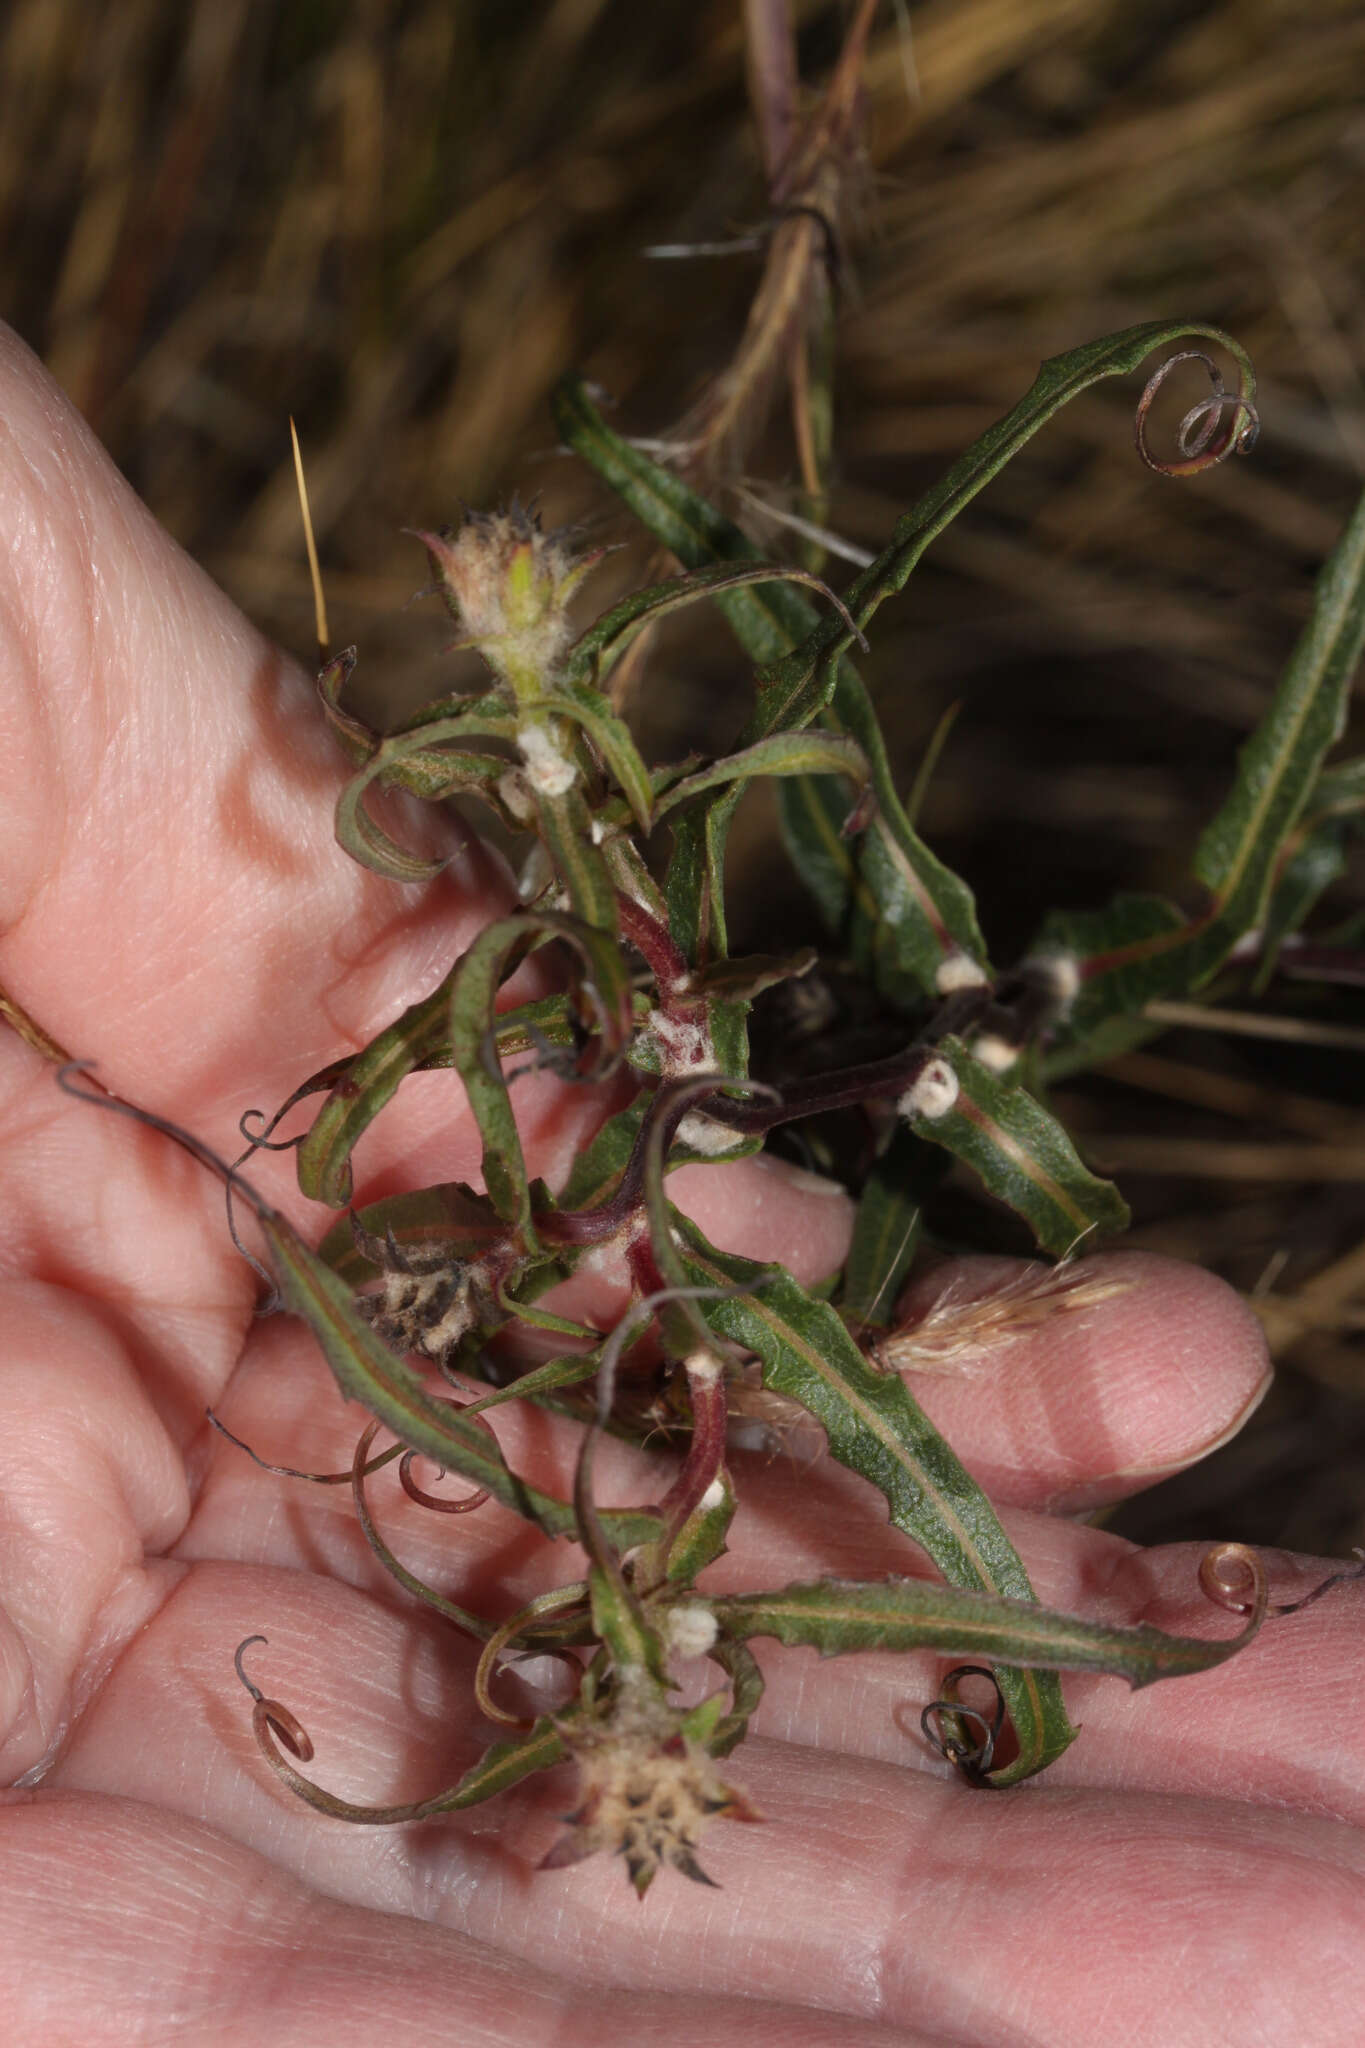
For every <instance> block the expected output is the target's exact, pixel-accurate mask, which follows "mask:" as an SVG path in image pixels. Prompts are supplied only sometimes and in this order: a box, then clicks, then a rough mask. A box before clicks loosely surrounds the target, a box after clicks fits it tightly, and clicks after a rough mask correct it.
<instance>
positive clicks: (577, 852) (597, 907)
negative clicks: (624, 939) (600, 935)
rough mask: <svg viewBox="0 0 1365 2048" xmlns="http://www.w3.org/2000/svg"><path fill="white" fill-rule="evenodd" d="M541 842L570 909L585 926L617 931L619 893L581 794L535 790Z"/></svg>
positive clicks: (572, 790)
mask: <svg viewBox="0 0 1365 2048" xmlns="http://www.w3.org/2000/svg"><path fill="white" fill-rule="evenodd" d="M535 799H536V816H537V819H538V822H539V826H540V837H541V842H542V844H543V845H544V847H545V851H546V852H547V853H548V854H549V856H550V859H551V861H552V862H553V864H554V869H555V872H556V874H557V875H558V876H559V879H560V880H561V881H562V882H563V884H564V887H565V890H566V891H567V893H568V898H569V907H570V909H571V910H572V912H573V914H574V916H575V917H576V918H578V919H580V920H581V922H582V923H583V924H585V925H594V926H595V927H596V928H597V930H598V931H601V932H612V933H614V932H615V930H616V890H615V887H614V886H613V884H612V879H611V875H610V873H609V871H608V868H607V864H606V861H605V860H604V859H603V858H602V850H601V848H600V847H599V846H597V845H596V844H595V842H594V840H593V837H592V819H591V816H590V815H589V811H588V806H587V803H586V801H585V799H584V796H583V792H582V790H581V789H580V788H579V787H578V785H577V784H576V783H575V784H574V785H572V786H571V787H570V788H569V789H565V790H561V791H559V792H558V793H556V794H550V793H548V792H546V791H544V790H539V789H538V790H536V792H535Z"/></svg>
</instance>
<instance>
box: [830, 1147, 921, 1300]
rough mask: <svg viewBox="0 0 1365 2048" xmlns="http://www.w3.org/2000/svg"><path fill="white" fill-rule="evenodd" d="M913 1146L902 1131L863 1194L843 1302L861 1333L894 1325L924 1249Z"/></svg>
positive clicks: (846, 1267)
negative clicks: (910, 1154) (908, 1278)
mask: <svg viewBox="0 0 1365 2048" xmlns="http://www.w3.org/2000/svg"><path fill="white" fill-rule="evenodd" d="M910 1149H911V1145H910V1141H909V1140H908V1139H907V1137H906V1136H905V1134H904V1133H903V1132H900V1131H898V1132H897V1133H896V1136H895V1137H894V1138H893V1139H892V1141H891V1145H890V1147H889V1149H888V1150H887V1151H886V1152H885V1153H884V1154H883V1155H882V1157H881V1158H880V1159H879V1160H878V1161H877V1162H876V1164H875V1165H874V1166H873V1168H872V1171H871V1172H870V1173H869V1174H868V1176H867V1180H866V1182H865V1183H864V1186H863V1191H862V1194H861V1195H860V1196H859V1198H858V1212H857V1215H856V1216H855V1217H854V1219H853V1240H852V1242H851V1244H850V1245H849V1248H848V1260H847V1263H846V1265H845V1267H844V1288H843V1294H842V1297H841V1299H840V1303H839V1307H840V1310H841V1312H842V1314H843V1318H844V1321H845V1322H846V1323H848V1324H849V1325H850V1326H851V1327H852V1328H853V1329H854V1330H855V1331H858V1330H867V1329H873V1330H884V1329H887V1328H888V1327H889V1326H890V1323H891V1316H892V1311H893V1310H894V1308H895V1306H896V1298H897V1296H898V1295H899V1293H900V1291H901V1288H902V1286H903V1285H904V1283H905V1278H906V1275H907V1274H908V1273H909V1271H910V1268H911V1266H912V1265H913V1264H914V1261H915V1253H916V1252H917V1250H918V1249H919V1236H920V1208H919V1201H918V1198H917V1196H916V1193H915V1190H914V1187H913V1185H912V1181H911V1174H910V1168H909V1163H908V1160H907V1157H906V1155H907V1152H908V1151H909V1150H910Z"/></svg>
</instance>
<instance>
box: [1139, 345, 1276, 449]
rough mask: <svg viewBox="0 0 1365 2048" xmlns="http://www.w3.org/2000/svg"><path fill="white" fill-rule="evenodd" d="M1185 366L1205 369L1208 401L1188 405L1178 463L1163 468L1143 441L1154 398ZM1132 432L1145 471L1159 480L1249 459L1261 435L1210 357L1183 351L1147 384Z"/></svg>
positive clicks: (1251, 412)
mask: <svg viewBox="0 0 1365 2048" xmlns="http://www.w3.org/2000/svg"><path fill="white" fill-rule="evenodd" d="M1188 362H1198V363H1202V364H1203V365H1204V368H1205V369H1206V370H1207V371H1208V373H1209V382H1210V383H1211V384H1212V386H1213V390H1212V391H1211V392H1210V393H1209V395H1208V397H1207V398H1201V399H1200V400H1199V401H1198V403H1197V404H1195V405H1192V406H1191V407H1190V409H1189V411H1188V412H1187V413H1186V414H1185V417H1184V419H1182V420H1181V422H1180V427H1179V431H1178V432H1177V434H1176V446H1177V448H1178V449H1179V450H1180V459H1179V461H1176V462H1166V461H1163V460H1162V458H1161V457H1160V456H1159V455H1154V454H1153V453H1152V448H1151V444H1150V443H1149V441H1148V439H1147V417H1148V414H1149V413H1150V412H1151V409H1152V402H1153V400H1154V399H1155V397H1156V395H1157V392H1158V391H1159V390H1160V389H1161V387H1162V385H1163V384H1164V383H1165V381H1166V379H1167V378H1168V377H1169V376H1170V374H1171V371H1172V370H1173V369H1174V368H1175V366H1176V364H1177V363H1188ZM1229 411H1230V413H1231V417H1230V418H1229V419H1228V420H1227V423H1226V425H1223V419H1224V415H1225V414H1226V413H1228V412H1229ZM1220 427H1221V431H1220ZM1133 429H1134V435H1135V438H1136V441H1137V451H1138V454H1139V455H1140V456H1141V457H1142V459H1143V461H1144V462H1145V463H1146V464H1147V466H1148V468H1149V469H1154V470H1156V471H1158V473H1159V474H1160V475H1162V476H1196V475H1197V474H1198V473H1199V471H1200V470H1203V469H1211V468H1212V467H1213V466H1214V464H1215V463H1218V462H1221V461H1222V460H1223V458H1224V457H1225V456H1227V455H1231V454H1233V453H1236V454H1238V455H1249V454H1250V453H1251V450H1252V448H1253V447H1254V446H1255V445H1256V437H1257V435H1258V434H1259V433H1260V431H1261V418H1260V414H1259V413H1258V412H1257V410H1256V408H1255V406H1254V405H1253V404H1252V402H1251V400H1250V399H1249V398H1248V397H1246V396H1245V395H1244V394H1243V393H1242V392H1241V391H1229V390H1228V389H1227V387H1226V385H1225V384H1224V382H1223V375H1222V372H1221V370H1220V369H1219V368H1218V365H1217V363H1215V362H1214V360H1213V357H1212V356H1209V355H1206V354H1205V353H1204V351H1203V349H1202V348H1183V349H1178V350H1177V351H1176V353H1175V354H1174V355H1171V356H1167V358H1166V360H1165V362H1164V363H1162V364H1160V365H1159V367H1158V368H1157V369H1155V370H1154V371H1153V372H1152V374H1151V376H1150V377H1149V378H1148V379H1147V382H1146V385H1145V386H1144V387H1143V392H1142V396H1141V398H1139V400H1138V403H1137V414H1136V416H1135V419H1134V423H1133Z"/></svg>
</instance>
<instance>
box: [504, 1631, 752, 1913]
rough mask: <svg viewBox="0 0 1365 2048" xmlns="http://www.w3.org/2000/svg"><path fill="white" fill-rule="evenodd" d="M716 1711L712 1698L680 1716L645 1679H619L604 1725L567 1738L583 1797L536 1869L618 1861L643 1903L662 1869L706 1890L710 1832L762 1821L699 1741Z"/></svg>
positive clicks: (638, 1675)
mask: <svg viewBox="0 0 1365 2048" xmlns="http://www.w3.org/2000/svg"><path fill="white" fill-rule="evenodd" d="M720 1704H721V1702H720V1699H719V1697H717V1698H716V1699H715V1700H707V1701H704V1702H703V1703H702V1706H701V1707H699V1708H694V1709H693V1710H692V1712H691V1713H690V1714H685V1715H684V1714H679V1713H678V1712H677V1711H676V1710H675V1709H674V1708H672V1707H670V1706H669V1705H668V1703H667V1701H666V1700H665V1699H664V1698H663V1696H662V1694H661V1693H660V1691H659V1689H658V1687H657V1685H656V1684H655V1682H654V1681H653V1679H651V1678H649V1677H648V1676H647V1675H646V1674H645V1673H644V1672H629V1671H627V1672H624V1673H623V1674H622V1676H621V1682H620V1687H619V1690H618V1691H617V1693H616V1695H615V1698H614V1699H613V1700H612V1702H611V1705H610V1707H609V1709H608V1711H607V1713H606V1714H605V1715H604V1716H602V1717H601V1718H596V1719H593V1720H590V1721H588V1722H586V1723H585V1724H582V1725H580V1726H576V1727H574V1728H573V1730H572V1732H570V1731H569V1730H568V1729H565V1731H564V1734H565V1737H566V1740H567V1741H568V1744H569V1747H570V1748H571V1749H572V1751H573V1753H574V1756H575V1758H576V1760H577V1763H578V1769H579V1791H580V1797H579V1801H578V1804H577V1806H576V1807H575V1808H574V1810H573V1812H572V1813H569V1814H566V1815H565V1820H566V1822H567V1824H568V1827H569V1830H570V1832H569V1833H568V1834H566V1835H561V1836H560V1838H559V1840H558V1841H557V1842H556V1843H555V1845H554V1847H553V1848H552V1849H551V1850H550V1852H549V1854H548V1855H547V1856H546V1857H545V1858H544V1859H543V1861H542V1863H541V1866H540V1867H541V1869H542V1870H562V1869H563V1868H565V1867H566V1866H567V1865H568V1864H570V1863H581V1862H582V1861H583V1859H584V1857H586V1856H595V1855H596V1854H597V1852H598V1851H599V1850H606V1851H607V1852H608V1853H609V1854H611V1855H617V1856H624V1857H625V1859H626V1869H627V1870H628V1871H629V1873H630V1881H631V1883H632V1884H633V1885H634V1887H635V1889H636V1891H637V1892H638V1893H639V1895H640V1897H641V1898H643V1897H644V1895H645V1893H646V1892H647V1891H648V1890H649V1887H650V1885H651V1884H652V1883H653V1882H654V1879H655V1877H656V1875H657V1874H658V1871H659V1868H660V1866H661V1865H662V1864H665V1863H667V1864H669V1865H670V1866H671V1867H672V1868H673V1869H674V1870H679V1871H681V1872H682V1874H683V1876H684V1877H690V1878H691V1879H692V1881H693V1883H694V1884H713V1883H714V1882H715V1880H714V1879H713V1878H709V1877H708V1876H707V1875H706V1872H705V1871H704V1870H703V1869H702V1867H701V1865H700V1864H699V1863H698V1862H697V1858H696V1849H697V1838H698V1836H699V1835H700V1833H701V1831H702V1829H703V1828H704V1827H705V1826H706V1824H707V1822H708V1821H712V1820H716V1819H725V1820H746V1821H756V1820H761V1819H762V1815H761V1814H759V1813H756V1812H755V1811H754V1809H753V1807H751V1806H750V1805H749V1803H748V1801H747V1800H746V1799H745V1798H744V1796H743V1794H742V1793H740V1792H737V1791H735V1789H734V1787H733V1786H731V1785H727V1784H726V1783H725V1781H724V1780H723V1779H722V1777H721V1776H720V1773H719V1772H718V1771H717V1769H716V1766H715V1764H714V1762H713V1761H712V1759H711V1757H710V1756H708V1754H707V1752H706V1750H705V1748H704V1747H703V1745H702V1741H701V1740H700V1739H699V1737H700V1736H701V1735H702V1733H704V1731H705V1730H706V1728H707V1726H708V1724H710V1723H713V1722H714V1720H715V1717H716V1710H717V1709H718V1708H719V1706H720Z"/></svg>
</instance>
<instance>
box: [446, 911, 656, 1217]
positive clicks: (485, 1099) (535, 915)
mask: <svg viewBox="0 0 1365 2048" xmlns="http://www.w3.org/2000/svg"><path fill="white" fill-rule="evenodd" d="M543 938H554V939H563V940H565V941H566V942H567V943H568V945H569V946H570V947H571V948H572V949H573V951H574V952H575V953H576V954H577V955H578V958H579V961H580V962H581V967H582V971H581V973H580V975H579V978H578V987H577V990H576V992H575V1001H576V1002H577V1003H578V1006H579V1008H580V1010H581V1011H583V1012H584V1013H585V1022H586V1023H587V1025H588V1027H589V1029H590V1031H591V1032H592V1033H593V1035H594V1037H595V1039H596V1042H597V1048H598V1055H597V1061H596V1065H595V1067H594V1069H593V1072H594V1073H595V1074H596V1075H597V1076H598V1077H599V1078H603V1077H605V1075H606V1073H608V1072H609V1071H610V1070H611V1069H612V1068H613V1067H614V1066H615V1065H616V1063H617V1062H618V1060H619V1059H620V1057H621V1055H622V1053H623V1052H624V1050H625V1047H626V1045H627V1043H628V1042H629V1038H630V1032H631V1023H632V1003H631V988H630V979H629V972H628V969H627V966H626V961H625V956H624V955H623V953H622V952H621V949H620V947H619V945H618V944H617V943H616V941H615V940H614V939H613V938H611V937H610V935H609V934H608V933H606V932H603V931H599V930H597V929H596V928H595V927H593V926H592V925H589V924H584V923H582V922H580V921H579V920H578V919H576V918H570V917H561V916H559V915H557V914H556V913H554V912H551V911H519V912H517V913H515V914H514V915H512V916H511V917H504V918H500V919H498V921H497V922H496V923H495V924H491V925H489V926H488V927H487V928H486V929H485V930H484V931H482V932H481V933H480V934H479V936H478V938H477V939H475V941H474V943H473V945H472V946H470V948H469V950H468V952H467V953H465V954H464V955H463V957H462V958H461V959H460V960H459V961H458V962H457V964H456V966H455V969H454V972H453V975H452V977H451V987H450V1027H449V1028H450V1044H451V1050H452V1053H453V1056H454V1062H455V1066H456V1068H457V1069H458V1071H459V1075H460V1079H461V1080H462V1081H463V1082H464V1085H465V1093H466V1095H467V1096H468V1098H469V1106H470V1108H471V1110H472V1111H473V1113H474V1117H475V1120H476V1121H477V1123H478V1126H479V1131H480V1134H481V1136H482V1138H483V1175H484V1184H485V1186H486V1187H487V1189H488V1194H489V1199H490V1200H491V1201H492V1204H493V1206H494V1208H495V1209H496V1210H497V1212H498V1214H499V1215H500V1216H501V1217H502V1218H503V1219H504V1221H506V1222H508V1223H510V1224H512V1225H513V1226H514V1227H515V1228H516V1229H517V1230H518V1231H519V1232H520V1233H521V1236H522V1240H523V1242H524V1244H525V1245H526V1246H527V1248H528V1249H533V1248H534V1232H533V1230H532V1226H531V1196H530V1187H529V1183H528V1181H527V1178H526V1163H525V1160H524V1159H523V1157H522V1150H521V1138H520V1136H519V1134H518V1132H517V1123H516V1118H515V1116H514V1115H513V1112H512V1103H511V1098H510V1097H509V1095H508V1092H507V1082H506V1080H505V1079H504V1077H503V1075H502V1072H501V1070H500V1069H499V1068H498V1067H497V1065H496V1063H495V1062H494V1061H492V1060H490V1059H489V1057H488V1054H489V1044H490V1033H491V1031H492V1026H493V1006H494V1003H495V1002H496V1000H497V993H498V989H499V988H500V986H501V984H502V982H503V980H504V978H505V976H506V974H507V973H508V971H509V968H510V966H511V964H512V962H513V960H514V958H515V956H516V955H517V954H519V953H520V952H521V951H523V950H524V949H525V947H526V946H527V944H528V943H529V942H531V941H533V940H537V939H543ZM585 1078H586V1075H585Z"/></svg>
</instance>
